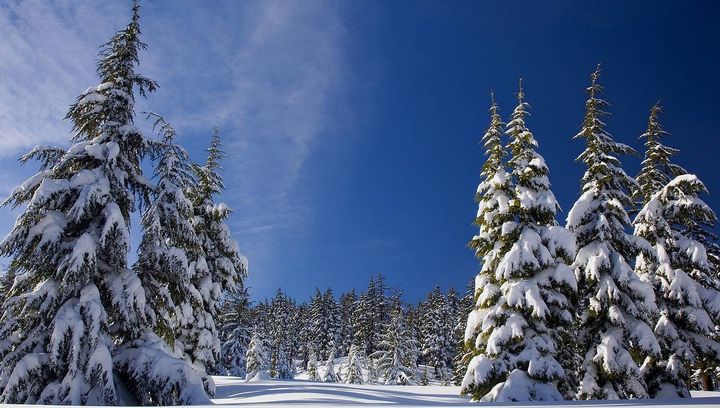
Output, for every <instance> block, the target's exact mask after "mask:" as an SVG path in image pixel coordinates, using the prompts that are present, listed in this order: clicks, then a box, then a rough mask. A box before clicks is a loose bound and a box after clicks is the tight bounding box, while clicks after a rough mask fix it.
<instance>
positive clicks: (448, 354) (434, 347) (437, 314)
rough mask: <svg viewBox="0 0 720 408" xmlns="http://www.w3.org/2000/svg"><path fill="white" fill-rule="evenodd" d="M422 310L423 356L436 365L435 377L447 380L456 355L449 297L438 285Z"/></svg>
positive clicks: (431, 364)
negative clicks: (446, 296)
mask: <svg viewBox="0 0 720 408" xmlns="http://www.w3.org/2000/svg"><path fill="white" fill-rule="evenodd" d="M421 310H422V317H421V328H420V331H421V336H420V337H421V339H422V340H421V356H422V358H423V361H424V363H425V364H427V365H430V366H432V367H434V370H435V378H437V379H438V380H440V381H443V382H447V381H449V379H450V376H451V371H452V360H453V357H454V355H455V344H456V343H455V339H454V337H453V330H454V326H455V324H454V323H455V322H454V320H453V318H454V317H455V316H454V315H452V316H451V310H450V308H449V305H448V303H447V299H446V298H445V296H444V295H443V294H442V292H441V291H440V287H437V286H436V287H435V290H433V291H432V292H430V293H429V294H428V296H427V299H426V300H425V302H423V305H422V308H421Z"/></svg>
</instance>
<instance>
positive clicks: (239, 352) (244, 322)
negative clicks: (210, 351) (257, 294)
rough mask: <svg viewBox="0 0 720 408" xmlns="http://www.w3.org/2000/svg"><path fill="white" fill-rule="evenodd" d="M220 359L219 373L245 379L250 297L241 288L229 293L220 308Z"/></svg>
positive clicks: (245, 290) (248, 341) (250, 322)
mask: <svg viewBox="0 0 720 408" xmlns="http://www.w3.org/2000/svg"><path fill="white" fill-rule="evenodd" d="M220 310H221V314H220V327H221V330H220V332H221V334H222V336H221V339H222V347H221V351H222V353H221V359H220V366H221V370H220V372H221V373H222V374H225V375H233V376H236V377H245V368H246V362H245V358H246V357H245V355H246V353H247V349H248V345H249V344H250V336H251V335H252V333H251V326H252V320H251V316H250V295H249V294H248V292H247V289H245V288H243V289H240V290H237V291H235V292H233V293H230V294H229V295H228V297H227V299H225V300H224V301H223V304H222V307H221V308H220Z"/></svg>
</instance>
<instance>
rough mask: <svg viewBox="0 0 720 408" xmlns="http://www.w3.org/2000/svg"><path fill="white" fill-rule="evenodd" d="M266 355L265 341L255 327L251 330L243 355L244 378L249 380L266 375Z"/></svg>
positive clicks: (267, 363)
mask: <svg viewBox="0 0 720 408" xmlns="http://www.w3.org/2000/svg"><path fill="white" fill-rule="evenodd" d="M268 365H269V362H268V355H267V348H266V345H265V340H264V339H263V337H262V334H261V331H260V330H259V329H258V327H257V326H255V328H254V329H253V334H252V337H251V338H250V343H249V344H248V349H247V352H246V353H245V378H246V379H247V380H251V379H253V378H255V376H257V375H258V374H260V377H262V376H263V374H267V372H266V370H267V369H268Z"/></svg>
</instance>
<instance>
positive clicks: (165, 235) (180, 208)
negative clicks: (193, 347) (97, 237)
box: [133, 113, 202, 347]
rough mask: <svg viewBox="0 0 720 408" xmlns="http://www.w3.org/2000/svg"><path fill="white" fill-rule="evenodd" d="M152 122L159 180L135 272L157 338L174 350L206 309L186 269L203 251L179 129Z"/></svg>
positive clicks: (146, 215) (157, 118)
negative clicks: (197, 312) (157, 137)
mask: <svg viewBox="0 0 720 408" xmlns="http://www.w3.org/2000/svg"><path fill="white" fill-rule="evenodd" d="M151 117H152V118H155V128H156V129H158V130H159V132H160V134H161V136H162V141H161V142H155V143H154V149H153V150H154V154H155V156H157V158H158V161H157V166H156V168H155V174H156V176H157V177H158V178H159V180H158V183H157V186H156V187H155V189H154V190H153V191H152V195H151V202H150V205H149V206H148V208H147V209H146V210H145V213H144V214H143V216H142V228H143V237H142V241H141V243H140V246H139V248H138V260H137V262H136V263H135V265H134V267H133V269H134V270H135V271H136V273H137V275H138V277H139V278H140V281H141V282H142V284H143V287H144V288H145V297H146V300H147V307H146V311H147V314H148V320H149V321H150V322H151V324H152V325H153V326H154V327H155V332H156V333H158V334H159V335H160V336H161V337H163V339H164V340H165V341H166V342H167V343H168V344H169V345H171V346H173V347H175V346H176V344H175V335H176V331H177V329H178V328H179V327H180V326H182V325H192V324H194V316H193V314H192V313H188V311H190V310H192V308H193V306H198V307H199V306H202V298H201V296H200V293H199V292H198V291H197V289H196V288H195V287H194V286H193V285H192V283H191V282H190V270H189V265H188V259H191V258H192V257H193V256H196V255H197V254H198V253H199V252H200V251H201V248H200V246H199V242H198V239H197V236H196V235H195V230H194V228H193V226H192V224H191V223H190V218H191V217H192V210H193V209H192V203H191V202H190V200H189V199H188V198H187V197H186V196H185V191H186V190H187V189H188V188H190V187H191V186H192V185H193V184H194V182H195V181H194V179H193V177H192V174H191V172H190V167H189V164H188V160H189V158H188V155H187V152H186V151H185V149H183V148H182V147H181V146H179V145H177V144H176V143H175V137H176V134H175V129H174V128H173V127H172V126H171V125H170V124H169V123H167V122H166V121H165V119H164V118H163V117H162V116H160V115H158V114H155V113H150V114H148V118H151Z"/></svg>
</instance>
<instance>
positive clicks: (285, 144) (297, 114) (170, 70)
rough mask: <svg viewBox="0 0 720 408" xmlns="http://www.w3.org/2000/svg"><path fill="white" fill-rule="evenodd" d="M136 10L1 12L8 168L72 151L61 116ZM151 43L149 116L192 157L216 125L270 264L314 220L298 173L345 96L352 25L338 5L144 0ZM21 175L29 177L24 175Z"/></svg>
mask: <svg viewBox="0 0 720 408" xmlns="http://www.w3.org/2000/svg"><path fill="white" fill-rule="evenodd" d="M128 14H129V2H127V3H126V2H123V1H108V2H96V1H91V0H84V1H70V0H54V1H50V2H48V1H41V0H24V1H17V0H10V1H9V2H6V3H3V5H0V37H1V38H3V41H2V42H0V61H3V63H2V64H0V165H1V166H2V167H6V166H10V165H12V166H15V165H16V164H10V160H11V159H12V160H13V161H14V158H15V157H17V154H18V153H19V152H20V151H22V150H24V149H27V148H29V147H31V146H32V145H34V144H37V143H57V144H61V145H65V144H66V143H67V140H68V137H69V124H68V123H66V121H62V120H61V119H62V118H63V116H64V115H65V112H66V110H67V107H68V105H69V104H70V103H71V102H72V100H73V98H74V97H75V96H77V94H78V93H79V92H81V91H82V90H84V89H85V88H86V87H87V86H89V85H92V84H93V83H94V81H95V80H96V79H95V74H94V67H95V56H96V55H97V51H98V45H99V44H100V43H101V42H103V41H105V40H107V39H108V38H109V37H110V35H112V33H113V32H114V31H115V30H117V29H118V28H121V27H122V26H124V25H125V23H126V21H127V17H128ZM142 19H143V21H142V24H143V30H144V33H145V40H146V42H147V43H148V44H149V46H150V49H149V51H148V52H147V53H145V54H144V55H143V56H142V61H141V70H142V72H143V73H144V74H146V75H148V76H150V77H152V78H153V79H156V80H158V81H159V83H160V90H159V91H158V92H157V93H156V94H155V95H152V96H150V97H149V99H148V101H138V110H144V109H149V110H155V111H159V112H162V113H163V114H165V115H166V117H167V119H169V120H170V121H172V122H173V124H174V125H175V127H176V128H177V129H178V132H179V134H180V135H181V136H180V140H181V141H182V142H183V143H184V144H186V145H187V146H188V148H189V150H190V151H191V153H192V155H193V157H195V158H196V159H198V160H199V159H202V153H201V149H203V148H204V147H205V145H206V143H207V142H208V140H209V135H210V133H211V129H212V127H213V126H218V127H219V128H220V130H221V133H222V136H223V138H224V141H225V145H226V150H227V152H228V160H227V161H226V162H225V166H224V167H225V173H224V174H225V178H226V181H227V186H228V192H227V194H226V196H224V197H223V199H224V200H225V201H228V202H229V204H230V205H231V206H232V207H233V208H234V209H235V210H236V213H235V214H234V216H233V219H232V227H233V230H234V231H236V235H237V238H238V240H239V241H240V242H241V247H242V248H243V250H244V251H245V252H246V253H247V254H248V255H249V256H250V261H251V267H252V266H253V265H258V266H260V267H262V265H263V264H266V263H268V262H269V259H270V258H272V257H273V256H274V254H275V252H276V251H280V250H281V248H279V247H278V246H279V245H278V244H277V240H276V238H277V235H276V234H278V231H279V230H284V231H287V229H288V228H290V229H295V230H298V231H302V230H303V228H304V226H305V225H307V224H306V222H307V220H309V219H312V216H313V214H312V211H311V209H310V204H311V203H310V201H309V199H310V197H308V191H307V189H306V188H305V187H306V186H307V182H306V181H305V180H303V179H302V178H301V175H302V169H303V167H304V166H305V165H306V163H307V160H308V158H309V157H310V155H311V152H312V149H313V146H314V145H315V144H316V143H318V141H319V140H321V139H322V137H323V135H324V134H325V133H326V130H327V127H326V125H327V123H330V122H332V120H333V118H332V117H330V116H329V111H330V110H332V109H335V108H337V106H338V104H340V103H341V101H342V98H343V86H342V84H343V82H344V78H345V75H346V73H345V71H346V66H345V63H344V55H343V36H344V28H343V23H342V18H341V13H340V10H339V5H338V3H337V2H333V1H251V2H236V1H225V2H190V1H186V2H171V1H168V2H145V3H143V16H142ZM18 181H20V180H18Z"/></svg>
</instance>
